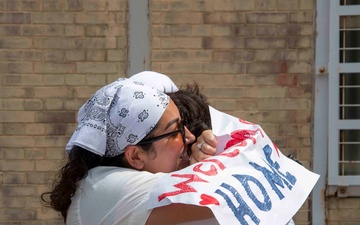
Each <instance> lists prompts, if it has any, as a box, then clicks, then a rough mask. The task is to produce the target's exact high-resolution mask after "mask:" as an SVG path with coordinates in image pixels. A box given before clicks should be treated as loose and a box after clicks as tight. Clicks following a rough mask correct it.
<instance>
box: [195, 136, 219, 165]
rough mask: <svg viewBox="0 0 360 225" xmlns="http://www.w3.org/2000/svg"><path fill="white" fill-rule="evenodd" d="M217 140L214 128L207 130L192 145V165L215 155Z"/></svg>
mask: <svg viewBox="0 0 360 225" xmlns="http://www.w3.org/2000/svg"><path fill="white" fill-rule="evenodd" d="M216 145H217V141H216V139H215V136H214V134H213V132H212V130H205V131H203V132H202V134H201V135H200V136H199V137H198V138H197V140H196V142H195V143H194V144H193V145H192V146H191V152H192V153H191V156H190V165H191V164H194V163H197V162H199V161H201V160H204V159H206V158H209V157H211V156H214V155H215V153H216Z"/></svg>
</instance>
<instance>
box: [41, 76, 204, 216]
mask: <svg viewBox="0 0 360 225" xmlns="http://www.w3.org/2000/svg"><path fill="white" fill-rule="evenodd" d="M168 95H169V96H170V97H171V98H172V100H173V101H174V103H175V104H176V106H177V107H178V108H179V112H180V115H181V117H182V120H183V123H184V125H185V126H186V127H187V128H188V129H189V130H190V132H192V133H193V134H194V135H195V137H198V136H200V134H201V133H202V132H203V131H204V130H205V129H210V128H211V120H210V112H209V107H208V105H209V104H208V102H207V98H206V97H205V96H204V95H203V94H202V93H201V92H200V88H199V86H198V85H197V84H196V83H194V84H187V85H185V86H183V87H181V88H180V90H179V91H177V92H176V93H168ZM154 130H155V128H154V129H153V130H152V131H154ZM152 136H153V132H150V133H149V134H148V135H147V136H146V137H145V138H150V137H152ZM141 147H142V149H143V150H144V151H148V152H150V151H152V144H151V143H150V144H147V145H141ZM189 149H191V147H190V148H189ZM188 154H189V153H188ZM97 166H117V167H125V168H129V167H130V166H129V164H128V163H127V162H126V159H125V157H124V154H120V155H118V156H115V157H102V156H100V155H97V154H95V153H92V152H90V151H88V150H86V149H84V148H81V147H78V146H74V148H73V149H72V150H71V151H70V153H69V155H68V159H67V162H66V163H65V164H64V166H63V167H62V168H61V169H60V171H59V172H58V174H57V175H56V177H55V179H54V181H53V184H52V190H51V191H48V192H45V193H43V194H41V200H42V203H43V206H45V207H50V208H53V209H54V210H56V211H58V212H60V213H61V215H62V216H63V218H64V221H66V215H67V210H68V208H69V206H70V204H71V197H72V196H74V194H75V192H76V190H77V188H78V185H79V181H80V180H82V179H84V178H85V177H86V176H87V175H88V172H89V170H90V169H92V168H94V167H97Z"/></svg>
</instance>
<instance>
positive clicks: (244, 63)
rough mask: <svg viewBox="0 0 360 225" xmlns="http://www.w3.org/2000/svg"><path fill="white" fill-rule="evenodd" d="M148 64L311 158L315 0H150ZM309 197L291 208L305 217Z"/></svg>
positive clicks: (304, 219)
mask: <svg viewBox="0 0 360 225" xmlns="http://www.w3.org/2000/svg"><path fill="white" fill-rule="evenodd" d="M151 7H152V13H151V16H152V69H153V70H155V71H160V72H163V73H165V74H169V75H171V77H172V78H173V80H174V81H175V82H176V83H177V84H182V83H186V82H189V81H190V82H191V81H192V80H194V81H196V82H198V83H199V84H200V85H201V86H203V87H204V91H205V93H206V95H207V96H208V97H209V98H210V101H211V104H212V105H213V106H214V107H215V108H218V109H220V110H222V111H225V112H228V113H230V114H232V115H235V116H237V117H241V118H244V119H246V120H249V121H252V122H255V123H259V124H261V125H262V127H263V128H264V130H265V131H266V132H267V133H268V135H269V136H270V137H271V139H272V140H273V141H274V142H275V143H276V144H277V145H278V147H279V148H280V149H281V150H282V151H283V152H284V153H285V154H289V153H292V154H294V155H296V157H297V158H299V159H300V161H301V162H302V163H303V164H304V165H305V166H306V167H307V168H310V167H311V165H310V161H311V155H312V153H311V116H312V104H313V103H312V90H313V77H312V76H313V75H312V73H313V72H312V68H313V66H314V65H313V61H314V55H313V54H314V53H313V51H314V49H313V47H314V46H313V45H314V42H313V39H314V21H315V18H314V1H313V0H305V1H304V0H287V1H276V0H256V1H255V0H246V1H239V0H226V1H224V0H211V1H193V0H173V1H169V0H168V1H160V0H153V1H152V5H151ZM310 213H311V211H310V208H309V202H306V203H305V204H304V206H303V207H302V209H301V210H300V211H299V212H298V213H297V215H296V216H295V221H296V224H308V223H309V217H310V216H311V215H310Z"/></svg>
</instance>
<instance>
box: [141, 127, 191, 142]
mask: <svg viewBox="0 0 360 225" xmlns="http://www.w3.org/2000/svg"><path fill="white" fill-rule="evenodd" d="M178 133H180V134H181V138H182V140H183V142H184V144H185V126H184V124H183V122H182V121H180V122H179V129H178V130H174V131H171V132H169V133H165V134H162V135H159V136H156V137H152V138H149V139H145V140H141V141H140V142H139V143H138V144H137V145H146V144H150V143H153V142H155V141H159V140H161V139H164V138H167V137H170V136H173V135H175V134H178Z"/></svg>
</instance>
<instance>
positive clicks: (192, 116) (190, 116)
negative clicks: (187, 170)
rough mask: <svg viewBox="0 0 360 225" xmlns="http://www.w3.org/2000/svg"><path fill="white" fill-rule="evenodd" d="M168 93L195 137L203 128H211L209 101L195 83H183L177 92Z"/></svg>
mask: <svg viewBox="0 0 360 225" xmlns="http://www.w3.org/2000/svg"><path fill="white" fill-rule="evenodd" d="M168 95H169V96H170V98H171V99H172V100H173V101H174V103H175V105H176V106H177V107H178V109H179V112H180V115H181V118H182V120H183V123H184V125H185V126H186V127H187V128H188V129H189V131H190V132H191V133H192V134H193V135H194V136H195V137H196V138H197V137H199V136H200V135H201V133H202V132H203V131H204V130H207V129H211V119H210V111H209V102H208V100H207V97H206V96H205V95H204V94H202V93H201V90H200V86H199V85H198V84H197V83H195V82H194V83H192V84H185V85H184V86H181V87H180V89H179V90H178V91H177V92H174V93H168ZM191 145H192V143H190V144H189V148H188V149H189V151H191ZM188 154H189V155H190V152H188Z"/></svg>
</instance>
